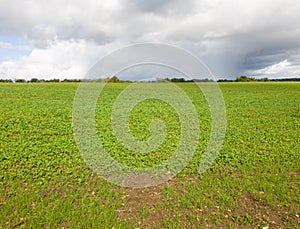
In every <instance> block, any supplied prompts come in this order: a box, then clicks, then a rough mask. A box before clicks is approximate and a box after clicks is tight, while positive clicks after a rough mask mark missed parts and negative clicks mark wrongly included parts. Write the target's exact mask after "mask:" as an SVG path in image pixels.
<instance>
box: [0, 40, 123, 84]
mask: <svg viewBox="0 0 300 229" xmlns="http://www.w3.org/2000/svg"><path fill="white" fill-rule="evenodd" d="M118 46H119V44H117V43H114V44H111V45H108V46H99V45H97V44H95V43H91V42H86V41H85V40H76V41H75V40H68V41H54V42H49V46H48V47H47V48H45V49H39V48H36V49H34V50H33V51H32V52H31V53H30V54H29V55H28V56H23V57H22V58H20V59H19V60H9V61H4V62H2V63H0V78H8V77H7V76H10V77H9V78H23V79H30V78H33V77H38V78H43V79H52V78H59V79H64V78H83V77H84V75H85V73H86V72H87V71H88V70H89V68H90V67H91V66H92V64H94V63H96V61H98V59H99V57H102V56H104V55H105V54H107V53H108V52H109V51H110V50H113V49H115V48H116V47H118Z"/></svg>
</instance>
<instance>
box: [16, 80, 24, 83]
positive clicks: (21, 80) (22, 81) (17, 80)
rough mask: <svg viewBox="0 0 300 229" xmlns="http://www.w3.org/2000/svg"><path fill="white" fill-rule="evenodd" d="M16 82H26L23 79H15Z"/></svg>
mask: <svg viewBox="0 0 300 229" xmlns="http://www.w3.org/2000/svg"><path fill="white" fill-rule="evenodd" d="M15 82H16V83H26V80H24V79H16V81H15Z"/></svg>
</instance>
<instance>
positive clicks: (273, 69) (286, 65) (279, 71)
mask: <svg viewBox="0 0 300 229" xmlns="http://www.w3.org/2000/svg"><path fill="white" fill-rule="evenodd" d="M253 73H254V74H255V75H262V76H264V75H265V76H266V75H267V76H268V75H269V76H275V77H276V76H278V77H286V76H289V77H297V76H299V75H300V68H299V66H295V65H292V64H291V63H290V62H289V61H288V60H284V61H281V62H279V63H276V64H273V65H271V66H268V67H266V68H263V69H259V70H257V71H254V72H253Z"/></svg>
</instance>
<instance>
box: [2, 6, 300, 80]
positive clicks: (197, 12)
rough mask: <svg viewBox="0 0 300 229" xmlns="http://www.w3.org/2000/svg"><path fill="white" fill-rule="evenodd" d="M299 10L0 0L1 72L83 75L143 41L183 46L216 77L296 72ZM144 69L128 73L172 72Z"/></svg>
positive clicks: (279, 75) (298, 66) (25, 76)
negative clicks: (124, 49) (113, 53)
mask: <svg viewBox="0 0 300 229" xmlns="http://www.w3.org/2000/svg"><path fill="white" fill-rule="evenodd" d="M299 12H300V1H299V0H252V1H245V0H109V1H104V0H85V1H82V0H51V1H46V0H24V1H19V0H0V78H2V79H4V78H5V79H7V78H10V79H15V78H23V79H30V78H43V79H53V78H60V79H64V78H82V77H84V75H85V73H86V72H87V71H88V70H89V69H90V68H91V66H93V64H95V63H96V62H97V61H98V60H100V59H101V58H102V57H103V56H105V55H107V54H109V53H110V52H112V51H114V50H116V49H119V48H122V47H124V46H128V45H130V44H136V43H143V42H159V43H164V44H171V45H175V46H178V47H181V48H184V49H186V50H188V51H189V52H191V53H192V54H194V55H195V56H197V57H198V58H199V59H200V60H201V61H202V62H203V63H205V64H206V65H207V66H208V68H209V69H210V70H211V72H213V74H214V75H215V76H216V78H218V79H220V78H222V79H224V78H227V79H234V78H236V77H237V76H240V75H248V76H253V77H257V78H260V77H268V78H289V77H300V24H299V21H300V14H299ZM148 68H152V71H146V70H145V67H144V69H142V68H141V69H139V70H137V69H133V70H132V72H131V73H130V72H129V74H143V72H148V73H151V74H153V75H156V76H157V74H159V73H160V72H161V74H162V75H164V76H166V75H168V74H170V75H172V74H173V75H174V74H175V73H174V71H173V70H172V71H171V72H169V73H168V71H165V70H163V69H160V68H157V67H153V66H152V67H151V66H148ZM125 75H126V74H125ZM127 75H128V74H127ZM125 78H126V77H125Z"/></svg>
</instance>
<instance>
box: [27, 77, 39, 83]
mask: <svg viewBox="0 0 300 229" xmlns="http://www.w3.org/2000/svg"><path fill="white" fill-rule="evenodd" d="M29 82H30V83H37V82H40V80H39V79H38V78H32V79H31V80H30V81H29Z"/></svg>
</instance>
